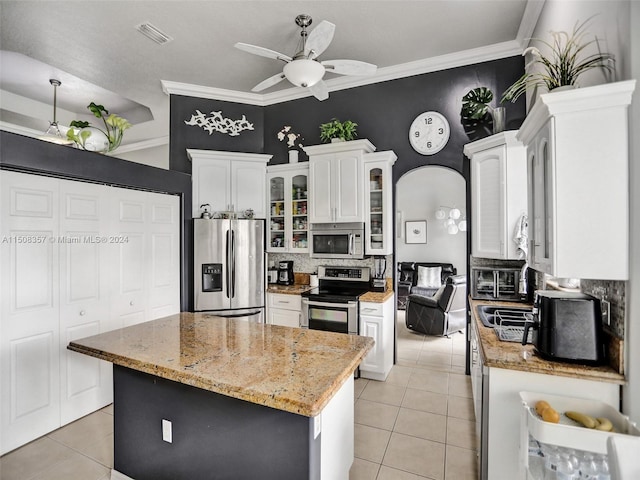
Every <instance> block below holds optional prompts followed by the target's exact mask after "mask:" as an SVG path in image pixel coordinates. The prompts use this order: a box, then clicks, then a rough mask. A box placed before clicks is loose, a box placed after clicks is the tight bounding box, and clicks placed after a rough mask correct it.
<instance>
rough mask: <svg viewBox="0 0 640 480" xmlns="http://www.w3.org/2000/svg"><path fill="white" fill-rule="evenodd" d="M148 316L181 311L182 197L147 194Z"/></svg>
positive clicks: (158, 316) (156, 316) (162, 315)
mask: <svg viewBox="0 0 640 480" xmlns="http://www.w3.org/2000/svg"><path fill="white" fill-rule="evenodd" d="M147 202H148V207H149V223H148V242H149V244H148V265H149V268H147V269H146V271H147V273H148V275H149V278H148V285H149V294H148V298H149V304H148V307H149V309H148V318H149V320H153V319H155V318H161V317H166V316H167V315H173V314H175V313H179V312H180V197H178V196H175V195H162V194H159V193H148V194H147Z"/></svg>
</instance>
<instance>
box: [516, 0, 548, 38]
mask: <svg viewBox="0 0 640 480" xmlns="http://www.w3.org/2000/svg"><path fill="white" fill-rule="evenodd" d="M545 1H546V0H529V1H528V2H527V5H526V7H525V10H524V14H523V15H522V21H521V22H520V27H519V28H518V34H517V35H516V41H517V42H518V43H519V44H520V47H521V49H522V50H524V49H525V48H527V47H528V46H529V43H530V42H531V36H532V35H533V32H534V30H535V29H536V25H537V24H538V19H539V18H540V14H541V13H542V9H543V8H544V3H545Z"/></svg>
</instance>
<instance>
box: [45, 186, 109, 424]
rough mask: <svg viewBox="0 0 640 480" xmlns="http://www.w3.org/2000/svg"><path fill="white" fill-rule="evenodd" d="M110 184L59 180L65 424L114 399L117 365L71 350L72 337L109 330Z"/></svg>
mask: <svg viewBox="0 0 640 480" xmlns="http://www.w3.org/2000/svg"><path fill="white" fill-rule="evenodd" d="M107 193H108V187H105V186H102V185H94V184H88V183H82V182H72V181H64V180H63V181H61V182H60V241H59V242H58V247H59V251H60V354H61V356H60V359H61V362H60V387H61V423H62V425H64V424H66V423H69V422H71V421H73V420H75V419H77V418H79V417H81V416H84V415H86V414H88V413H91V412H93V411H95V410H97V409H98V408H101V407H104V406H106V405H108V404H109V403H110V402H111V401H112V399H113V390H112V387H111V383H112V365H111V363H109V362H105V361H102V360H98V359H96V358H92V357H88V356H86V355H82V354H80V353H77V352H72V351H69V350H67V349H66V346H67V345H68V344H69V342H70V341H72V340H76V339H78V338H83V337H88V336H91V335H97V334H99V333H101V332H104V331H105V330H106V329H107V325H108V321H107V319H108V316H109V275H108V268H109V258H108V253H109V252H108V249H109V241H110V240H113V238H110V237H112V233H111V232H110V231H109V222H108V217H107V215H108V212H109V206H108V197H107Z"/></svg>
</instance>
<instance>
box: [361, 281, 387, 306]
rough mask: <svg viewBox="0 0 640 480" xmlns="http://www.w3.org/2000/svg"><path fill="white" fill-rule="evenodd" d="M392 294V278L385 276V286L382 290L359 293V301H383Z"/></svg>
mask: <svg viewBox="0 0 640 480" xmlns="http://www.w3.org/2000/svg"><path fill="white" fill-rule="evenodd" d="M392 296H393V280H392V279H391V278H387V286H386V289H385V291H384V292H367V293H365V294H364V295H360V301H361V302H371V303H384V302H386V301H387V300H388V299H389V298H391V297H392Z"/></svg>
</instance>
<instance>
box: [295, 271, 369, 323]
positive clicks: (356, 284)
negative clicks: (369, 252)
mask: <svg viewBox="0 0 640 480" xmlns="http://www.w3.org/2000/svg"><path fill="white" fill-rule="evenodd" d="M370 279H371V271H370V269H369V267H352V266H348V267H342V266H321V267H318V286H317V287H315V288H312V289H311V290H309V291H307V292H304V293H303V294H302V321H301V322H300V326H301V327H302V328H310V329H313V330H325V331H329V332H339V333H348V334H352V335H357V334H358V310H359V309H358V298H359V297H360V295H362V294H363V293H365V292H367V291H369V285H370Z"/></svg>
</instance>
